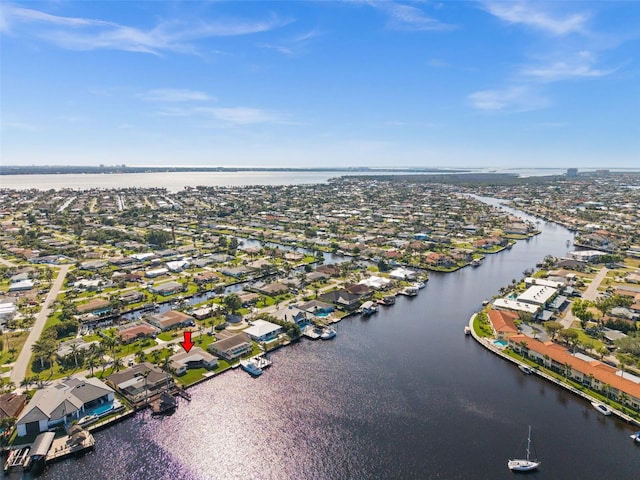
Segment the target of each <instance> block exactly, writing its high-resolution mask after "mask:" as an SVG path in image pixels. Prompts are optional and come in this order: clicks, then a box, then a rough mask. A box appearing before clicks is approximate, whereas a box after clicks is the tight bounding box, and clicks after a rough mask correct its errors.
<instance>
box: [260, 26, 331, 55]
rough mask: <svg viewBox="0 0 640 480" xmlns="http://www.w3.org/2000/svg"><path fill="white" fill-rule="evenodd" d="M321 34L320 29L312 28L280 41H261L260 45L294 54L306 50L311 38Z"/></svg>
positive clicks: (283, 52)
mask: <svg viewBox="0 0 640 480" xmlns="http://www.w3.org/2000/svg"><path fill="white" fill-rule="evenodd" d="M320 35H321V32H320V31H318V30H310V31H309V32H306V33H302V34H300V35H297V36H295V37H292V38H289V39H285V40H283V41H281V42H280V43H260V44H259V46H260V47H261V48H266V49H270V50H275V51H276V52H279V53H282V54H284V55H289V56H293V55H297V54H300V53H303V52H305V50H306V49H307V47H308V45H309V43H310V42H311V40H313V39H314V38H316V37H318V36H320Z"/></svg>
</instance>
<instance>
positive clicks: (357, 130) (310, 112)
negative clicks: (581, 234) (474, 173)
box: [0, 0, 640, 168]
mask: <svg viewBox="0 0 640 480" xmlns="http://www.w3.org/2000/svg"><path fill="white" fill-rule="evenodd" d="M0 15H1V17H0V35H1V37H0V39H1V43H0V57H1V59H0V67H1V70H0V80H1V83H0V94H1V105H0V114H1V117H0V128H1V130H0V134H1V141H2V144H1V147H0V154H1V155H2V157H1V162H2V164H5V165H31V164H36V165H40V164H43V165H44V164H49V165H51V164H73V165H95V164H100V163H103V164H107V165H113V164H122V163H125V164H127V165H221V166H237V165H242V166H301V167H330V166H341V167H348V166H393V167H400V166H425V167H426V166H440V167H442V166H476V167H480V166H482V167H512V168H517V167H570V166H575V167H585V168H586V167H612V168H613V167H636V168H637V167H640V65H639V61H640V2H634V1H629V2H617V1H606V2H604V1H598V2H579V1H571V2H541V1H535V2H528V1H480V2H461V1H455V2H453V1H452V2H435V1H415V2H400V1H397V2H396V1H364V0H362V1H357V0H355V1H344V2H330V1H317V2H314V1H309V2H303V1H278V2H270V1H259V2H246V1H242V2H239V1H238V2H223V1H204V2H198V1H176V2H155V1H146V2H133V1H105V2H93V1H75V2H70V1H64V0H56V1H50V2H49V1H43V2H37V1H30V2H12V1H6V0H3V1H2V4H1V5H0Z"/></svg>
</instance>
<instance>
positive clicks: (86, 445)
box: [46, 427, 96, 463]
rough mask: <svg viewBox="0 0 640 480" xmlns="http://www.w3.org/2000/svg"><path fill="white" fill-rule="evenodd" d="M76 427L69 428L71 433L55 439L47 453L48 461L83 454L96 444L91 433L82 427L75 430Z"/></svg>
mask: <svg viewBox="0 0 640 480" xmlns="http://www.w3.org/2000/svg"><path fill="white" fill-rule="evenodd" d="M74 428H75V427H72V428H71V429H70V430H69V433H71V435H65V436H64V437H60V438H56V439H54V440H53V443H52V444H51V448H50V449H49V453H48V454H47V458H46V463H52V462H57V461H59V460H62V459H64V458H67V457H70V456H72V455H78V454H81V453H83V452H86V451H88V450H91V449H92V448H93V447H94V446H95V444H96V440H95V438H93V435H91V433H89V432H88V431H86V430H83V429H81V428H78V429H77V430H75V431H74V430H73V429H74Z"/></svg>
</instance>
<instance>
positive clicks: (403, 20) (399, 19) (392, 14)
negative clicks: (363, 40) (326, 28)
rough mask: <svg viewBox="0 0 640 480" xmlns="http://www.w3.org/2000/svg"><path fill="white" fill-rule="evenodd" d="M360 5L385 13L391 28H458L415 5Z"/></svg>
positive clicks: (377, 0) (381, 0)
mask: <svg viewBox="0 0 640 480" xmlns="http://www.w3.org/2000/svg"><path fill="white" fill-rule="evenodd" d="M360 3H365V4H367V5H370V6H372V7H374V8H376V9H378V10H379V11H381V12H383V13H385V14H386V15H387V17H388V18H389V23H388V26H389V28H393V29H397V30H414V31H442V30H452V29H454V28H456V26H455V25H451V24H448V23H444V22H441V21H440V20H438V19H435V18H433V17H430V16H428V15H427V14H425V13H424V12H423V11H422V10H421V9H420V8H418V7H415V6H413V5H407V4H404V3H399V2H394V1H387V0H366V1H364V2H360Z"/></svg>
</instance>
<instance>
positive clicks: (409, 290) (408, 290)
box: [399, 286, 418, 297]
mask: <svg viewBox="0 0 640 480" xmlns="http://www.w3.org/2000/svg"><path fill="white" fill-rule="evenodd" d="M399 293H400V294H401V295H406V296H407V297H415V296H416V295H418V287H415V286H410V287H405V288H404V289H403V290H401V291H400V292H399Z"/></svg>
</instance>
